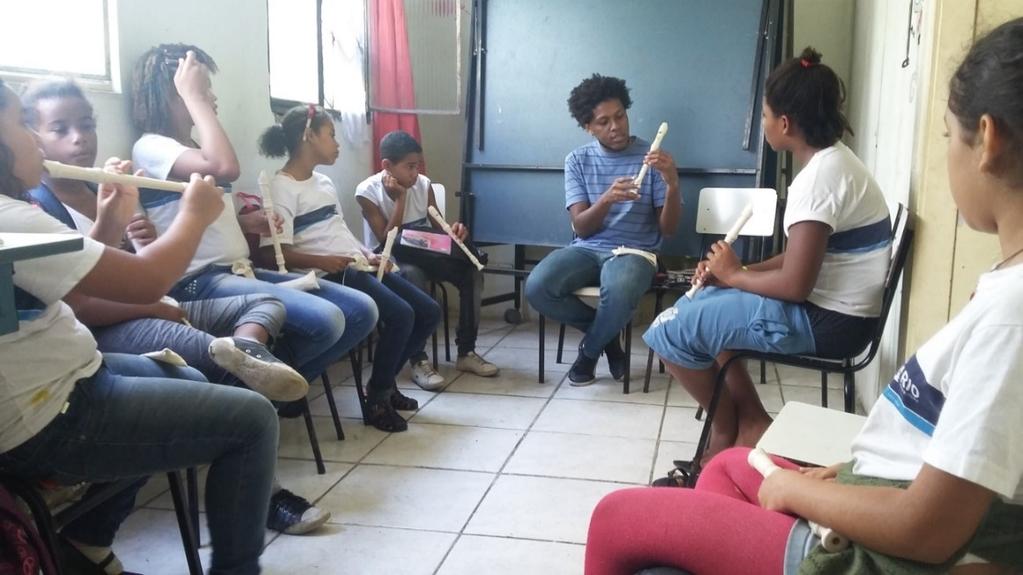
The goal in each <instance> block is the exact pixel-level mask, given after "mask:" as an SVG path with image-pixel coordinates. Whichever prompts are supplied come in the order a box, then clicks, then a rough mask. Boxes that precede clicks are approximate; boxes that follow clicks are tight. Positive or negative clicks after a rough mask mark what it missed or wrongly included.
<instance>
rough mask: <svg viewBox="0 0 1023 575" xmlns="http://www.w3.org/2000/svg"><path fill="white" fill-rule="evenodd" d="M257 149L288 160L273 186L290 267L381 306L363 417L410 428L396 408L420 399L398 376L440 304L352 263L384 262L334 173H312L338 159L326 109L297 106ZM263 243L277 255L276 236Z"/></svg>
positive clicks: (380, 425)
mask: <svg viewBox="0 0 1023 575" xmlns="http://www.w3.org/2000/svg"><path fill="white" fill-rule="evenodd" d="M259 148H260V150H261V151H262V153H263V155H265V156H270V157H283V156H287V158H288V160H287V162H286V163H285V164H284V167H283V168H281V170H280V171H278V172H277V174H276V175H274V178H273V180H272V182H271V184H270V193H271V194H272V196H273V204H274V206H275V208H276V210H277V213H278V215H280V216H281V218H282V219H283V231H282V232H281V233H280V234H279V239H280V243H281V249H282V251H283V253H284V260H285V262H287V264H288V267H290V268H293V269H301V270H310V269H312V270H317V271H318V272H320V273H322V274H325V276H326V278H325V279H327V280H332V281H334V282H337V283H338V284H341V285H344V286H347V287H350V288H354V289H356V290H359V291H360V292H363V293H365V294H366V295H368V296H369V297H371V298H372V299H373V301H374V302H375V303H376V306H377V309H378V310H379V311H380V321H379V323H378V324H377V331H378V332H379V333H380V341H379V343H378V344H377V347H376V355H375V356H374V358H373V373H372V375H371V376H370V378H369V385H367V391H366V393H367V396H368V397H367V398H366V415H365V417H366V421H367V422H368V423H369V424H371V425H373V426H374V427H376V428H377V429H381V430H383V431H405V430H406V429H408V423H407V422H406V421H405V419H404V418H403V417H402V416H401V415H399V414H398V411H413V410H416V409H418V408H419V403H418V402H417V401H416V400H415V399H414V398H411V397H407V396H405V395H403V394H402V393H401V392H400V391H398V386H397V381H396V378H397V376H398V373H399V372H401V369H402V366H404V365H405V362H406V361H408V360H409V358H410V357H412V356H413V354H415V353H416V352H417V351H419V350H421V349H423V345H424V344H425V343H426V338H428V337H429V336H430V334H431V333H433V332H434V330H436V329H437V323H438V322H439V321H440V317H441V315H440V306H438V305H437V302H435V301H434V300H433V298H431V297H430V296H429V295H427V294H426V293H424V292H423V291H422V290H420V289H419V288H417V287H416V286H414V285H412V284H411V283H409V282H408V281H407V280H406V279H405V278H403V277H401V276H399V275H398V274H396V273H385V274H384V275H383V277H382V279H381V280H377V278H376V274H375V273H369V272H367V271H366V270H365V269H361V270H360V269H355V268H356V266H353V265H352V264H353V262H355V261H356V260H359V261H360V262H363V263H365V264H368V265H372V266H376V265H382V264H381V262H380V256H378V255H377V254H374V253H373V252H372V251H370V249H369V248H367V247H366V246H364V245H363V244H362V242H360V241H359V240H358V239H357V238H356V237H355V235H354V234H353V233H352V231H351V230H350V229H349V228H348V224H346V223H345V219H344V216H343V215H342V214H341V211H340V210H339V209H338V206H339V205H340V204H339V203H338V199H339V198H338V195H337V190H336V189H335V188H334V184H333V183H332V182H331V181H330V178H328V177H327V176H324V175H323V174H320V173H317V172H315V171H313V169H314V168H315V167H316V166H319V165H330V164H333V163H334V161H335V160H337V158H338V154H339V153H340V147H339V146H338V143H337V140H336V139H335V138H334V122H333V121H332V120H331V118H330V116H328V115H327V114H326V113H325V112H324V111H323V110H322V109H320V108H317V107H316V106H313V105H311V104H310V105H308V106H296V107H294V108H292V109H291V110H289V111H288V112H287V113H286V114H285V115H284V118H283V119H282V120H281V123H280V124H275V125H273V126H270V127H269V128H267V129H266V130H265V131H264V132H263V135H262V136H261V137H260V139H259ZM262 245H263V247H262V249H263V250H265V251H266V252H267V253H268V254H269V253H272V250H273V245H272V242H271V241H269V240H265V241H262ZM388 265H389V264H388Z"/></svg>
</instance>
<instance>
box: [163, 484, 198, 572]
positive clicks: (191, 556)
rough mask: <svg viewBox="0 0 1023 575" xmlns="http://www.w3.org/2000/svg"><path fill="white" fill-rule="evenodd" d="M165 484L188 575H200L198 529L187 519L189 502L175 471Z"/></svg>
mask: <svg viewBox="0 0 1023 575" xmlns="http://www.w3.org/2000/svg"><path fill="white" fill-rule="evenodd" d="M167 482H168V483H169V484H170V492H171V498H172V499H173V500H174V514H175V515H177V518H178V529H179V530H180V531H181V543H182V545H183V546H184V548H185V561H186V562H187V563H188V573H189V575H202V562H201V561H200V560H199V543H198V539H197V538H195V537H194V536H195V531H197V530H198V527H197V526H195V525H193V523H192V520H191V518H190V517H189V511H188V510H187V509H186V507H187V506H189V505H191V500H189V501H186V500H185V499H186V498H185V496H184V493H183V491H184V490H183V489H182V487H181V476H180V475H178V472H177V471H171V472H169V473H168V474H167Z"/></svg>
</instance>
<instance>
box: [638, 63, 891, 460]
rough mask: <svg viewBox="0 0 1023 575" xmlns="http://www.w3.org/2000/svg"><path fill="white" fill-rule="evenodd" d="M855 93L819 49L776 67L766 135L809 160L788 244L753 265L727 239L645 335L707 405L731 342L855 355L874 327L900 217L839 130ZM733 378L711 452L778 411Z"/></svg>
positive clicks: (789, 216) (740, 372) (742, 378)
mask: <svg viewBox="0 0 1023 575" xmlns="http://www.w3.org/2000/svg"><path fill="white" fill-rule="evenodd" d="M844 99H845V94H844V87H843V85H842V82H841V80H839V78H838V76H837V75H835V73H834V71H832V70H831V68H829V67H828V66H826V65H824V64H821V55H820V54H819V53H818V52H817V51H815V50H813V49H812V48H806V49H805V50H803V53H802V55H801V56H800V57H798V58H793V59H791V60H788V61H787V62H784V63H783V64H781V65H780V66H779V67H778V68H776V69H775V70H774V71H773V72H771V74H770V76H768V78H767V85H766V87H765V90H764V102H763V118H762V125H763V132H764V137H765V138H766V140H767V143H768V144H770V145H771V147H772V148H773V149H775V150H777V151H790V152H792V154H793V156H794V158H795V160H796V162H797V163H799V164H801V165H802V166H803V169H802V171H800V172H799V174H798V175H797V176H796V178H795V179H794V180H793V181H792V184H791V185H790V186H789V190H788V201H787V205H786V208H785V217H784V226H785V233H786V235H787V236H788V243H787V246H786V248H785V252H784V253H782V254H779V255H777V256H775V257H773V258H771V259H769V260H766V261H764V262H761V263H757V264H752V265H749V266H743V265H742V263H741V262H740V261H739V259H738V257H736V255H735V252H734V251H733V250H732V248H731V246H729V245H728V244H727V243H725V242H723V241H720V242H717V243H716V244H714V245H713V246H712V247H711V251H710V252H709V253H708V254H707V258H708V259H707V260H705V261H702V262H700V264H699V265H698V267H697V273H696V277H695V278H694V281H695V282H702V284H703V285H705V286H706V287H705V288H703V289H702V290H701V291H699V292H698V293H697V294H696V296H695V297H694V298H693V299H692V300H690V299H689V298H688V297H685V296H683V297H681V298H679V300H678V302H677V303H676V304H675V305H674V307H671V308H668V309H667V310H665V311H664V312H663V313H662V314H661V315H660V316H658V317H657V318H656V319H655V320H654V322H653V323H652V324H651V326H650V329H649V330H647V332H646V334H645V335H644V336H643V339H644V340H645V341H646V343H647V344H648V345H649V346H650V347H651V348H652V349H653V350H654V351H655V352H656V353H657V355H658V356H660V358H661V360H662V361H664V363H665V365H667V366H668V370H669V371H670V372H671V374H672V376H674V377H675V379H677V380H678V381H679V382H680V383H681V384H682V385H683V387H685V389H686V390H687V391H688V392H689V393H690V394H691V395H692V396H693V398H695V399H696V401H698V402H699V404H700V405H701V406H703V407H704V408H705V409H706V408H707V405H708V403H709V402H710V399H711V395H712V392H713V389H712V388H713V382H714V378H715V376H716V375H717V371H718V369H719V368H720V366H721V365H723V364H724V362H725V361H726V360H727V359H728V357H729V356H728V354H727V352H728V350H742V349H744V350H755V351H764V352H771V353H782V354H813V355H818V356H821V357H826V358H845V357H849V356H851V355H855V354H856V353H858V352H859V351H861V350H862V349H863V348H864V346H865V345H866V343H867V341H868V340H869V338H870V335H871V334H872V333H873V331H874V327H875V325H876V322H877V317H878V316H879V315H880V313H881V296H882V291H883V287H884V279H885V276H886V274H887V271H888V265H889V260H890V254H891V233H892V232H891V220H890V218H889V214H888V206H887V204H886V203H885V199H884V196H883V195H882V194H881V190H880V188H878V186H877V183H876V182H874V179H873V178H872V177H871V175H870V172H869V171H868V170H867V168H866V166H864V165H863V163H862V162H860V160H859V159H858V158H856V156H855V155H854V154H853V153H852V151H851V150H849V148H847V147H846V146H845V144H843V143H842V142H841V141H840V138H841V137H842V135H843V133H844V132H846V131H849V124H848V122H847V121H846V119H845V116H844V115H843V114H842V103H843V101H844ZM725 381H726V387H725V389H724V390H723V391H722V393H721V396H720V400H719V403H718V404H717V409H716V412H715V413H714V419H713V426H712V433H711V438H710V445H709V448H708V451H707V458H709V457H711V456H713V455H714V454H715V453H717V452H719V451H721V450H722V449H725V448H726V447H730V446H732V445H739V446H747V447H749V446H753V445H755V444H756V442H757V440H758V439H760V436H761V435H762V434H763V432H764V430H765V429H766V428H767V426H768V425H769V424H770V422H771V419H770V417H769V416H768V415H767V412H766V411H765V410H764V407H763V405H762V404H761V403H760V399H759V397H758V396H757V392H756V390H755V388H754V387H753V382H752V381H751V380H750V377H749V374H748V373H747V372H746V369H745V367H744V366H743V365H742V364H741V363H740V362H734V363H733V365H732V367H731V368H730V369H729V371H728V373H727V374H726V380H725ZM695 463H696V464H697V465H699V463H700V462H695ZM672 476H673V477H675V476H676V475H674V474H673V475H672Z"/></svg>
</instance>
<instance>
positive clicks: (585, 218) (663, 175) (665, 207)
mask: <svg viewBox="0 0 1023 575" xmlns="http://www.w3.org/2000/svg"><path fill="white" fill-rule="evenodd" d="M631 105H632V98H631V97H630V96H629V89H628V88H627V87H626V86H625V80H622V79H620V78H612V77H609V76H601V75H599V74H594V75H593V76H592V77H590V78H587V79H585V80H583V81H582V82H581V83H580V84H579V85H578V86H576V87H575V88H574V89H573V90H572V93H571V95H570V97H569V98H568V109H569V112H570V113H571V114H572V117H573V118H574V119H575V120H576V122H578V124H579V126H580V127H582V128H583V129H584V130H586V131H587V132H588V133H590V135H592V136H593V138H594V140H593V141H592V142H590V143H589V144H586V145H585V146H581V147H579V148H576V149H575V150H573V151H572V153H571V154H569V155H568V157H566V158H565V208H566V209H567V210H568V212H569V217H570V218H571V221H572V231H573V232H575V235H576V237H575V239H573V240H572V243H571V245H569V246H568V247H565V248H561V249H557V250H554V251H553V252H551V253H550V254H548V255H547V257H545V258H544V259H543V260H542V261H541V262H540V263H539V264H537V266H536V267H535V268H533V271H532V272H531V273H530V274H529V279H528V280H526V298H527V299H528V300H529V304H530V305H532V306H533V307H534V308H536V310H537V311H538V312H540V313H541V314H543V315H544V316H546V317H549V318H551V319H554V320H557V321H560V322H561V323H563V324H568V325H571V326H572V327H574V328H576V329H578V330H579V331H582V332H583V333H584V336H583V339H582V342H581V343H580V344H579V355H578V356H577V357H576V359H575V362H574V363H572V367H571V369H570V370H569V372H568V380H569V384H570V385H575V386H583V385H589V384H591V383H593V382H594V381H595V380H596V373H595V370H596V366H597V360H598V359H600V356H601V354H603V355H606V356H607V363H608V368H609V370H610V372H611V376H612V377H613V378H614V379H617V380H620V379H622V378H623V377H625V366H626V364H627V363H628V362H627V361H626V360H627V357H626V355H625V351H624V350H622V348H621V344H620V343H619V339H618V334H619V333H621V331H622V329H624V328H625V326H626V324H628V323H629V321H631V320H632V314H633V312H634V311H635V310H636V306H637V305H639V301H640V299H641V298H642V297H643V294H645V293H646V292H647V290H648V289H649V288H650V283H651V281H652V280H653V277H654V274H655V273H656V272H657V265H656V263H654V262H653V261H650V260H647V259H646V258H644V257H642V256H640V255H637V254H623V255H614V254H613V253H612V250H614V249H615V248H618V247H623V246H624V247H627V248H633V249H637V250H641V251H645V252H656V251H657V250H658V249H659V248H660V246H661V239H662V238H663V237H664V236H670V235H672V234H674V233H675V230H676V228H678V222H679V218H681V216H682V196H681V193H680V192H679V180H678V169H677V168H676V166H675V160H674V159H673V158H672V157H671V154H669V153H668V152H667V151H665V150H658V151H655V152H649V153H648V150H649V149H650V143H649V142H647V141H645V140H643V139H641V138H637V137H635V136H632V135H630V132H629V114H628V109H629V107H630V106H631ZM644 164H646V165H647V166H649V167H650V168H652V169H651V170H650V173H649V174H647V176H646V178H645V180H644V181H643V182H642V187H637V186H636V184H635V182H634V179H635V178H636V175H637V174H638V173H639V172H640V170H641V168H642V167H643V165H644ZM592 286H599V287H600V299H599V302H598V303H597V308H596V310H594V309H593V308H591V307H590V306H588V305H586V303H584V302H583V301H581V300H580V299H579V297H578V296H576V295H575V292H576V290H579V289H580V288H584V287H592Z"/></svg>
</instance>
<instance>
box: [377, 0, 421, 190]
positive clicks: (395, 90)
mask: <svg viewBox="0 0 1023 575" xmlns="http://www.w3.org/2000/svg"><path fill="white" fill-rule="evenodd" d="M369 5H370V26H371V29H370V50H369V54H370V78H372V82H373V85H372V93H373V102H372V104H373V105H375V106H379V107H383V108H405V109H410V108H415V107H416V92H415V89H414V87H413V83H412V62H411V60H410V59H409V49H408V31H407V28H406V25H405V5H404V2H403V0H371V1H370V3H369ZM372 124H373V166H372V170H373V172H376V171H378V170H380V139H381V138H383V137H384V136H385V135H387V134H388V133H389V132H393V131H394V130H404V131H406V132H408V133H409V134H412V137H413V138H415V139H416V141H418V142H420V143H422V139H421V138H420V134H419V118H418V117H417V116H416V115H415V114H392V113H389V112H376V111H374V112H373V118H372Z"/></svg>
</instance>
